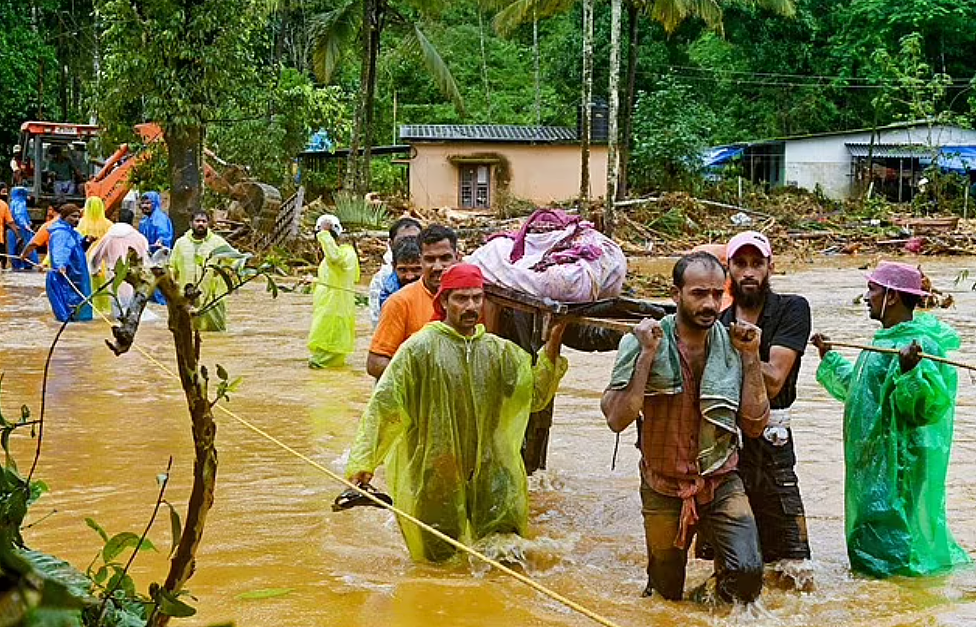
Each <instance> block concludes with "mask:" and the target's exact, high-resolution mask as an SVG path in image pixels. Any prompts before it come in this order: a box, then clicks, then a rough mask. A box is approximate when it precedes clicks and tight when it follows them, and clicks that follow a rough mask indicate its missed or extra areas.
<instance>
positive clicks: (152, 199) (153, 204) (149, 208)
mask: <svg viewBox="0 0 976 627" xmlns="http://www.w3.org/2000/svg"><path fill="white" fill-rule="evenodd" d="M139 208H140V209H141V210H142V218H141V219H140V220H139V232H140V233H142V234H143V235H144V236H145V237H146V240H148V241H149V254H150V255H151V254H153V253H155V252H156V251H157V250H159V249H160V248H173V237H174V236H173V222H172V221H171V220H170V219H169V216H168V215H166V212H165V211H163V200H162V198H160V197H159V192H146V193H145V194H143V195H142V198H141V199H140V200H139Z"/></svg>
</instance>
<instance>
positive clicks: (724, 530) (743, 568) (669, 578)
mask: <svg viewBox="0 0 976 627" xmlns="http://www.w3.org/2000/svg"><path fill="white" fill-rule="evenodd" d="M640 494H641V504H642V513H643V515H644V535H645V538H646V540H647V555H648V566H647V574H648V577H649V585H650V586H652V587H653V588H654V590H656V591H657V592H658V593H659V594H660V595H661V596H663V597H664V598H665V599H668V600H670V601H678V600H680V599H681V598H682V595H683V593H684V587H685V568H686V566H687V563H688V549H687V548H684V549H680V548H678V547H676V546H674V540H675V538H676V537H677V536H678V527H679V521H680V517H681V499H679V498H677V497H673V496H665V495H663V494H659V493H657V492H655V491H654V490H652V489H651V488H650V486H648V485H647V484H646V483H645V482H644V481H643V480H641V491H640ZM697 510H698V524H697V525H696V526H695V528H694V529H693V533H697V534H698V535H699V536H701V537H702V538H703V539H706V540H708V542H709V544H710V545H711V546H712V547H713V548H714V550H715V577H716V591H717V593H718V596H719V598H721V599H722V600H724V601H741V602H746V603H748V602H751V601H754V600H755V599H756V598H757V597H758V596H759V593H760V592H761V591H762V580H763V565H762V557H761V556H760V553H759V536H758V532H757V531H756V520H755V518H754V517H753V515H752V509H751V508H750V507H749V499H748V498H747V497H746V493H745V489H744V488H743V487H742V480H741V479H739V475H738V474H736V473H735V472H731V473H729V474H727V475H725V476H724V477H723V480H722V483H720V484H719V485H718V486H717V487H716V489H715V498H714V499H713V500H712V501H711V502H710V503H706V504H704V505H702V504H699V505H698V507H697Z"/></svg>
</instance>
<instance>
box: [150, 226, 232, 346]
mask: <svg viewBox="0 0 976 627" xmlns="http://www.w3.org/2000/svg"><path fill="white" fill-rule="evenodd" d="M221 247H226V248H228V249H230V250H231V251H233V252H236V251H234V249H233V248H232V247H231V245H230V244H228V243H227V240H225V239H224V238H223V237H221V236H219V235H217V234H216V233H214V232H213V231H211V230H210V215H209V214H208V213H207V212H206V211H202V210H197V211H194V212H193V215H192V216H191V220H190V230H189V231H187V232H186V233H184V234H183V236H182V237H180V238H179V239H178V240H176V244H174V245H173V252H172V254H171V255H170V258H169V267H170V270H171V271H172V272H173V279H174V280H175V281H176V283H177V285H180V286H183V285H186V284H187V283H197V281H199V282H200V284H199V286H198V287H199V289H200V297H199V299H198V300H197V309H198V310H200V311H203V310H206V311H204V312H203V313H202V315H199V316H194V318H193V326H194V328H196V329H197V330H198V331H226V330H227V301H226V300H225V299H224V298H223V296H224V294H226V293H227V284H226V283H225V282H224V279H223V278H221V276H220V275H219V274H218V273H217V271H215V270H214V269H213V268H211V267H208V265H213V264H214V263H219V261H216V260H214V259H211V254H212V253H213V252H214V251H215V250H216V249H217V248H221ZM149 248H150V250H151V249H152V243H151V242H150V245H149ZM201 277H202V278H203V280H202V281H201V280H200V279H201Z"/></svg>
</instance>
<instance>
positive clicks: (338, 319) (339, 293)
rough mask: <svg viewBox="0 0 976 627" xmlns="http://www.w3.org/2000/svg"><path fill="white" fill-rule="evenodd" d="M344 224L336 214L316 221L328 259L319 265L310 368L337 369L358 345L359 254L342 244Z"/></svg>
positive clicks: (318, 235) (317, 237)
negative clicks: (356, 291)
mask: <svg viewBox="0 0 976 627" xmlns="http://www.w3.org/2000/svg"><path fill="white" fill-rule="evenodd" d="M341 235H342V225H341V224H340V223H339V219H338V218H337V217H335V216H334V215H330V214H323V215H321V216H319V219H318V220H316V222H315V238H316V239H317V240H318V242H319V245H320V246H322V252H323V253H324V254H325V258H324V259H323V260H322V263H320V264H319V273H318V278H317V280H316V284H315V292H314V296H313V310H312V327H311V328H310V329H309V331H308V350H309V352H310V353H311V355H310V356H309V358H308V367H309V368H336V367H339V366H341V365H343V364H344V363H345V361H346V355H348V354H350V353H352V351H353V349H354V348H355V347H356V298H355V296H356V294H355V291H354V288H355V286H356V283H357V282H358V281H359V256H358V255H357V254H356V249H355V248H353V246H352V244H342V245H339V244H338V243H337V242H338V240H339V237H340V236H341Z"/></svg>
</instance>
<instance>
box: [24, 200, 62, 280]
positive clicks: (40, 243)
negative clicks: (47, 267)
mask: <svg viewBox="0 0 976 627" xmlns="http://www.w3.org/2000/svg"><path fill="white" fill-rule="evenodd" d="M45 220H46V222H44V224H42V225H41V226H39V227H38V228H37V233H34V237H32V238H31V241H30V243H29V244H27V248H25V249H24V252H22V253H21V254H20V258H21V259H27V258H28V257H29V256H30V254H31V253H33V252H34V251H35V250H37V249H38V248H43V249H44V250H45V251H47V245H48V244H49V243H50V241H51V234H50V233H48V228H49V227H50V226H51V225H52V224H54V223H55V222H57V221H58V211H57V209H55V208H54V205H51V206H50V207H48V208H47V217H46V218H45ZM41 263H42V265H43V263H44V262H43V261H42V262H41Z"/></svg>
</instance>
